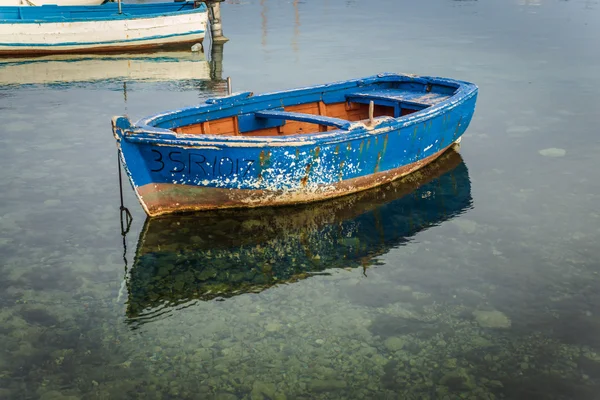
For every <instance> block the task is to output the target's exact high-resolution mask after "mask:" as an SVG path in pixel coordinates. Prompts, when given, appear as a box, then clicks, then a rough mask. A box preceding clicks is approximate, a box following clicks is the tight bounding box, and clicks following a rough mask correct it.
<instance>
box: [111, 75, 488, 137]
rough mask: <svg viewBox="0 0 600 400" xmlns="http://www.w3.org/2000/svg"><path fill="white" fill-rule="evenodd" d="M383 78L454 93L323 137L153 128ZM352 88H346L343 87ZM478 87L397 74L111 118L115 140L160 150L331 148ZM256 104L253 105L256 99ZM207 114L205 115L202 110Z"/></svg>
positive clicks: (434, 110)
mask: <svg viewBox="0 0 600 400" xmlns="http://www.w3.org/2000/svg"><path fill="white" fill-rule="evenodd" d="M386 78H388V79H389V78H405V79H408V80H410V81H413V82H418V83H424V84H427V83H431V84H441V85H446V86H456V87H457V89H456V91H455V92H454V94H453V95H451V96H450V97H448V98H447V99H445V100H443V101H441V102H439V103H437V104H434V105H432V106H429V107H426V108H424V109H422V110H419V111H416V112H414V113H411V114H407V115H404V116H400V117H397V118H394V117H376V118H375V124H374V125H372V126H368V125H367V124H365V123H363V122H360V121H354V122H351V124H350V127H349V128H348V129H342V128H340V129H336V130H332V131H328V132H315V133H303V134H298V135H286V136H284V137H281V136H244V135H236V136H234V135H211V134H203V135H192V134H181V133H176V132H174V131H172V130H170V129H166V128H160V127H156V126H155V125H153V124H159V123H163V122H165V121H166V120H173V119H177V118H178V117H179V118H181V117H183V116H184V115H185V114H187V115H189V114H193V113H197V112H199V111H202V110H206V111H209V112H210V111H211V110H210V108H211V107H214V109H215V110H220V109H223V106H226V107H228V108H229V107H235V106H239V105H243V104H245V102H256V101H261V100H262V101H268V100H269V99H270V98H277V97H280V96H281V95H282V94H286V95H294V94H301V92H302V91H305V90H318V89H327V88H331V87H332V86H336V85H337V86H342V85H353V84H356V83H361V82H362V83H364V84H371V83H377V82H386ZM349 87H352V86H349ZM477 92H478V87H477V85H475V84H474V83H471V82H466V81H461V80H457V79H451V78H442V77H434V76H417V75H411V74H402V73H381V74H377V75H372V76H369V77H365V78H358V79H350V80H345V81H336V82H330V83H325V84H319V85H313V86H306V87H299V88H293V89H287V90H280V91H275V92H266V93H261V94H258V95H256V96H255V95H253V93H252V92H240V93H233V94H231V95H228V96H222V97H217V98H209V99H207V100H206V101H205V102H204V103H201V104H199V105H195V106H190V107H185V108H180V109H176V110H171V111H167V112H163V113H160V114H155V115H152V116H149V117H145V118H141V119H140V120H138V121H137V122H135V123H133V124H132V123H131V122H130V120H129V119H128V118H127V117H114V118H113V126H114V127H115V128H114V129H113V130H117V131H118V130H120V131H121V132H122V133H121V134H119V135H117V134H116V133H115V137H116V138H117V140H119V139H120V137H123V138H124V139H125V140H127V141H128V142H134V143H147V144H153V145H164V146H183V147H187V146H189V147H198V146H219V145H225V146H230V147H234V146H240V147H248V146H258V147H273V146H294V145H295V146H298V145H311V144H314V143H316V142H323V141H326V142H327V144H335V143H340V142H346V141H348V140H355V139H360V138H362V137H367V136H372V135H375V134H383V133H386V132H389V131H391V130H398V129H402V128H406V127H409V126H412V125H416V124H419V123H422V122H424V121H428V120H430V119H431V118H434V117H437V116H439V115H440V114H442V113H445V112H447V111H448V110H450V109H452V108H455V107H457V106H459V105H460V104H462V103H464V102H466V101H467V100H469V99H471V98H472V97H473V96H475V95H477ZM257 99H258V100H257ZM207 109H208V110H207Z"/></svg>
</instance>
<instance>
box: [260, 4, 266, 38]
mask: <svg viewBox="0 0 600 400" xmlns="http://www.w3.org/2000/svg"><path fill="white" fill-rule="evenodd" d="M260 20H261V23H260V26H261V28H262V38H261V41H260V43H261V44H262V46H263V47H265V46H266V45H267V4H266V0H260Z"/></svg>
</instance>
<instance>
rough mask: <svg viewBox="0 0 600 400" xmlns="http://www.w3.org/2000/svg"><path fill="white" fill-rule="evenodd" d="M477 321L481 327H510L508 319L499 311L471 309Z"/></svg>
mask: <svg viewBox="0 0 600 400" xmlns="http://www.w3.org/2000/svg"><path fill="white" fill-rule="evenodd" d="M473 316H474V317H475V320H476V321H477V323H478V324H479V325H480V326H481V327H483V328H510V319H509V318H508V317H507V316H506V315H505V314H504V313H502V312H500V311H481V310H475V311H473Z"/></svg>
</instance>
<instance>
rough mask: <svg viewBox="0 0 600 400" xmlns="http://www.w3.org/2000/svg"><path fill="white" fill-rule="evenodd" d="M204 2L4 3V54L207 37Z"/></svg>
mask: <svg viewBox="0 0 600 400" xmlns="http://www.w3.org/2000/svg"><path fill="white" fill-rule="evenodd" d="M207 20H208V13H207V8H206V5H205V4H204V3H200V4H199V5H196V4H195V3H194V1H183V2H170V3H148V4H122V5H121V4H116V3H104V4H102V5H95V6H56V5H44V6H40V7H31V6H24V7H14V6H8V7H0V55H40V54H57V53H97V52H112V51H131V50H143V49H154V48H161V47H169V46H170V47H172V46H176V45H182V44H190V43H198V42H202V41H203V39H204V35H205V31H206V24H207Z"/></svg>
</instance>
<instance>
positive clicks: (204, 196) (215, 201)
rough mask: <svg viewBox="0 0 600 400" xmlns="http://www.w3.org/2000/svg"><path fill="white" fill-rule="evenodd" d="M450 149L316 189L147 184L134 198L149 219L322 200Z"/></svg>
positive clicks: (386, 178)
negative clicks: (176, 214) (280, 190)
mask: <svg viewBox="0 0 600 400" xmlns="http://www.w3.org/2000/svg"><path fill="white" fill-rule="evenodd" d="M453 146H455V144H454V143H453V144H452V145H450V146H448V147H446V148H444V149H442V150H440V151H439V152H437V153H435V154H432V155H431V156H429V157H427V158H424V159H422V160H419V161H417V162H415V163H412V164H408V165H404V166H402V167H399V168H395V169H392V170H388V171H384V172H378V173H374V174H371V175H368V176H363V177H360V178H353V179H348V180H344V181H341V182H337V183H334V184H331V185H324V186H320V187H318V188H316V189H312V190H307V191H297V192H273V191H266V190H248V189H223V188H215V187H206V186H190V185H176V184H172V183H158V184H154V183H151V184H147V185H144V186H140V187H138V188H137V195H138V197H139V199H140V202H141V203H142V206H143V207H144V209H145V210H146V212H147V213H148V215H150V216H151V217H155V216H158V215H163V214H170V213H175V212H191V211H202V210H215V209H223V208H241V207H243V208H248V207H267V206H282V205H290V204H299V203H308V202H314V201H322V200H326V199H331V198H334V197H340V196H345V195H348V194H351V193H356V192H360V191H363V190H366V189H370V188H373V187H376V186H380V185H383V184H386V183H389V182H392V181H394V180H396V179H399V178H401V177H403V176H406V175H408V174H410V173H413V172H415V171H417V170H418V169H420V168H423V167H424V166H426V165H427V164H429V163H431V162H433V161H435V160H436V159H437V158H438V157H440V156H441V155H442V154H444V152H446V150H448V149H449V148H451V147H453Z"/></svg>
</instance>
